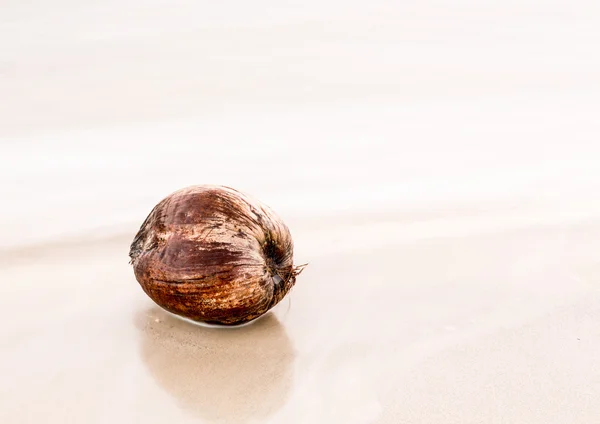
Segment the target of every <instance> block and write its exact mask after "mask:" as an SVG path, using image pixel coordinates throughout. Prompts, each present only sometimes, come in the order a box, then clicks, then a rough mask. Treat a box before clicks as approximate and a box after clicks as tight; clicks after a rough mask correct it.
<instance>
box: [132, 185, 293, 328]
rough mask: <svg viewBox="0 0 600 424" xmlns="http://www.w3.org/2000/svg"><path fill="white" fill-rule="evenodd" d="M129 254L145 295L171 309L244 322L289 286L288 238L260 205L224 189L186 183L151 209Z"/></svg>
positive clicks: (265, 308) (273, 302)
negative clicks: (189, 185) (188, 185)
mask: <svg viewBox="0 0 600 424" xmlns="http://www.w3.org/2000/svg"><path fill="white" fill-rule="evenodd" d="M129 256H130V258H131V263H132V265H133V269H134V273H135V277H136V279H137V281H138V282H139V283H140V285H141V287H142V289H143V290H144V291H145V292H146V294H147V295H148V296H149V297H150V298H151V299H152V300H153V301H154V302H156V303H157V304H158V305H159V306H161V307H162V308H164V309H166V310H167V311H169V312H172V313H174V314H176V315H179V316H182V317H185V318H189V319H192V320H194V321H200V322H205V323H213V324H225V325H235V324H242V323H245V322H248V321H251V320H253V319H255V318H257V317H259V316H261V315H263V314H264V313H266V312H267V311H268V310H269V309H271V308H272V307H273V306H275V305H276V304H277V303H278V302H279V301H281V299H283V297H284V296H285V295H286V294H287V292H288V291H289V290H290V289H291V288H292V287H293V286H294V284H295V282H296V276H297V274H298V273H299V269H300V268H298V267H294V264H293V242H292V237H291V235H290V232H289V230H288V228H287V226H286V225H285V224H284V223H283V221H282V220H281V219H280V218H279V217H278V216H277V215H276V214H275V213H274V212H273V211H272V210H271V209H269V208H268V207H267V206H265V205H263V204H262V203H260V202H258V201H257V200H254V199H252V198H250V197H249V196H247V195H245V194H243V193H240V192H239V191H237V190H234V189H232V188H229V187H222V186H192V187H188V188H184V189H182V190H179V191H176V192H175V193H173V194H171V195H170V196H168V197H166V198H165V199H164V200H162V201H161V202H160V203H159V204H158V205H156V206H155V207H154V209H152V211H151V212H150V214H149V215H148V217H147V218H146V220H145V221H144V223H143V224H142V226H141V228H140V230H139V232H138V233H137V235H136V236H135V238H134V240H133V243H132V244H131V249H130V253H129Z"/></svg>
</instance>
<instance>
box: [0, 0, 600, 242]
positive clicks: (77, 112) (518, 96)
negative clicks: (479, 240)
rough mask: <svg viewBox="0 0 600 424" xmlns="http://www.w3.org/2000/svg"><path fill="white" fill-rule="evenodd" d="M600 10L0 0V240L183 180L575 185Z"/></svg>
mask: <svg viewBox="0 0 600 424" xmlns="http://www.w3.org/2000/svg"><path fill="white" fill-rule="evenodd" d="M598 7H599V6H598V4H597V3H596V2H591V1H590V2H575V3H571V2H562V1H553V2H537V1H518V2H512V1H506V2H495V4H494V3H490V4H485V5H484V4H481V3H480V2H475V1H465V0H460V1H452V2H450V1H435V0H428V1H426V2H419V3H418V4H416V3H414V2H412V3H411V2H397V1H378V0H376V1H370V2H364V1H347V2H343V3H340V2H335V1H333V2H331V1H329V2H316V1H302V2H296V1H283V2H282V1H268V0H261V1H259V2H240V1H224V2H219V3H214V2H208V3H207V2H198V1H179V0H178V1H174V2H173V1H169V2H166V1H156V0H153V1H148V2H137V1H133V0H126V1H119V2H111V1H102V2H100V1H98V2H96V1H94V0H87V1H85V2H83V3H82V2H72V1H65V0H59V1H54V2H52V3H47V2H38V1H33V0H29V1H10V0H9V1H5V2H3V4H2V13H1V17H0V40H1V41H0V49H1V50H0V52H1V56H0V77H1V78H0V98H2V101H1V102H0V142H1V148H2V152H1V154H0V161H1V163H0V172H1V175H0V178H1V179H2V180H3V181H4V182H5V183H4V184H2V186H1V187H2V188H1V190H2V193H1V195H2V198H3V203H4V204H5V205H10V206H5V207H4V208H3V219H2V226H3V228H4V229H3V234H4V236H3V237H2V240H1V241H0V243H1V245H2V246H3V247H7V246H11V245H13V244H15V243H19V244H21V243H32V242H35V241H37V240H39V239H42V238H43V239H49V240H51V239H53V238H56V237H62V236H64V235H65V234H67V233H68V234H70V235H71V234H72V235H77V234H81V233H83V232H87V231H89V230H92V229H93V230H102V231H103V232H105V231H114V230H115V229H116V228H117V227H119V229H122V228H124V227H120V226H122V225H130V224H132V223H134V222H135V223H137V222H138V221H140V218H141V217H142V216H143V215H144V214H145V213H146V212H147V211H148V210H149V208H151V207H152V206H153V205H154V204H155V203H156V202H157V201H158V200H159V199H160V198H162V197H163V196H164V195H166V194H168V193H170V192H171V191H174V190H176V189H178V188H180V187H182V186H186V185H190V184H199V183H213V184H225V185H231V186H234V187H237V188H239V189H242V190H246V191H249V192H251V193H253V194H254V195H255V196H257V197H259V198H261V199H264V201H266V202H267V203H268V204H272V205H276V209H277V210H278V211H280V213H281V214H283V215H286V216H289V217H291V216H292V215H296V214H305V213H309V214H317V215H322V214H336V215H337V214H338V213H342V214H348V213H351V214H356V213H357V212H367V211H368V212H372V211H375V210H377V211H381V210H383V209H385V210H399V209H405V208H410V209H413V208H417V209H420V208H423V207H426V208H427V209H429V208H430V207H431V206H432V205H433V206H437V205H439V204H440V202H443V203H448V202H449V201H450V202H454V201H457V202H458V201H461V202H462V201H469V200H477V201H478V202H479V201H481V200H486V201H487V200H501V199H505V198H506V197H508V196H512V197H516V196H521V197H526V198H528V199H540V198H543V199H545V200H548V198H555V197H556V196H563V195H573V194H574V191H585V193H590V192H591V191H590V190H595V189H596V187H597V186H598V183H599V181H600V180H599V178H598V176H599V173H598V166H597V165H598V158H599V153H600V143H598V136H599V134H600V121H599V120H598V119H597V116H598V111H599V102H600V98H599V96H598V93H599V90H600V80H599V79H598V75H599V72H600V56H599V55H598V54H597V53H596V47H597V46H598V44H599V42H600V30H599V29H598V23H599V20H600V18H599V16H598V13H599V9H598ZM560 203H561V205H562V206H565V203H566V202H563V201H561V202H560ZM274 207H275V206H274ZM40 219H41V220H43V222H44V225H42V226H40V225H32V223H33V222H36V221H37V220H40ZM9 230H10V231H9Z"/></svg>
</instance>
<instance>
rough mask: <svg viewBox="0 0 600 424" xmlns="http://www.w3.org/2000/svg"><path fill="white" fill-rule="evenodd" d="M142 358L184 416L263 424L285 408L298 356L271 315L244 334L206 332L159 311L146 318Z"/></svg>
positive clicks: (142, 318)
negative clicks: (261, 422) (191, 415)
mask: <svg viewBox="0 0 600 424" xmlns="http://www.w3.org/2000/svg"><path fill="white" fill-rule="evenodd" d="M136 324H137V327H138V328H139V330H140V331H141V356H142V360H143V362H144V364H145V365H146V367H147V368H148V370H149V371H150V374H151V375H152V376H153V378H154V379H155V380H156V382H157V383H158V384H159V385H160V386H161V387H162V388H163V389H164V390H165V391H166V392H167V393H169V394H170V395H171V396H172V397H173V398H174V399H175V401H176V402H177V404H178V405H179V406H180V407H181V408H183V409H184V410H186V411H188V412H190V413H192V414H194V415H195V416H197V417H199V418H202V419H203V420H208V421H211V422H246V421H248V420H261V419H265V418H266V417H268V416H270V415H271V414H273V413H274V412H275V411H277V410H278V409H279V408H280V407H281V406H283V404H284V403H285V401H286V399H287V397H288V395H289V392H290V389H291V386H292V381H293V367H292V364H293V361H294V351H293V348H292V344H291V341H290V339H289V338H288V336H287V334H286V332H285V329H284V328H283V326H282V325H281V324H280V322H279V321H278V320H277V319H276V318H275V317H274V316H273V315H272V314H268V315H266V316H264V317H263V318H261V319H259V320H257V321H256V322H254V323H252V324H251V325H247V326H243V327H238V328H204V327H200V326H197V325H194V324H191V323H188V322H185V321H182V320H180V319H178V318H176V317H174V316H172V315H171V314H169V313H167V312H165V311H164V310H162V309H160V308H159V307H157V306H153V307H152V308H149V309H148V310H146V311H143V312H140V313H139V314H138V315H137V316H136Z"/></svg>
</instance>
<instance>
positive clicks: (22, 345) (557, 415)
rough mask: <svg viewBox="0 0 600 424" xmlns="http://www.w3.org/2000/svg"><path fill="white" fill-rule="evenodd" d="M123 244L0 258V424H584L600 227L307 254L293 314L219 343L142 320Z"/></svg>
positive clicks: (599, 315) (510, 231)
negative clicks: (440, 423) (0, 320)
mask: <svg viewBox="0 0 600 424" xmlns="http://www.w3.org/2000/svg"><path fill="white" fill-rule="evenodd" d="M452 223H453V220H450V221H449V222H448V225H449V226H452ZM404 224H406V225H409V224H410V223H404ZM343 225H348V224H347V223H346V224H343ZM334 229H335V228H332V226H323V227H321V232H322V233H324V234H328V233H331V234H333V233H334V232H333V231H332V230H334ZM306 231H307V232H309V231H310V229H307V230H306ZM128 241H129V238H128V237H117V238H114V239H112V240H106V241H97V242H94V243H89V244H86V243H82V244H77V245H74V246H72V247H69V246H68V244H65V245H63V246H59V247H57V248H56V249H55V248H54V247H53V246H52V245H49V246H46V247H44V248H40V249H35V250H29V251H27V250H22V251H21V252H19V253H18V260H15V259H16V258H15V256H14V254H13V256H10V255H9V254H6V253H5V254H4V255H3V261H2V268H1V274H0V275H1V278H2V281H3V284H2V286H1V293H0V299H1V300H0V302H1V304H0V306H1V308H2V316H3V319H4V322H5V325H4V326H3V327H2V330H1V340H2V350H1V359H2V360H1V361H0V364H1V365H0V366H1V374H2V376H3V382H2V386H1V387H2V396H1V397H0V399H1V400H0V406H1V407H0V410H1V411H2V416H3V421H4V422H11V423H20V422H24V423H25V422H37V421H41V420H43V421H45V422H57V423H58V422H84V421H85V422H89V423H101V422H142V421H143V422H147V423H154V422H155V423H160V422H164V421H165V420H176V421H177V422H182V423H187V422H190V423H191V422H197V421H198V420H199V422H207V423H210V422H286V423H287V422H293V423H295V422H299V423H300V422H356V423H363V422H381V423H396V422H414V423H417V422H423V421H426V422H438V421H444V422H447V423H477V422H490V423H496V422H497V423H500V422H515V421H526V422H528V423H547V422H567V421H569V422H581V423H584V422H591V421H593V419H594V417H595V416H597V413H598V407H597V402H595V401H594V400H595V399H598V397H599V396H600V384H599V379H598V377H599V372H600V369H598V361H597V358H598V357H599V355H600V344H599V343H598V337H599V336H600V332H599V329H600V327H599V326H598V325H597V322H598V319H600V306H599V305H600V291H599V290H598V284H597V281H598V278H599V277H600V263H599V262H598V259H597V254H596V252H598V248H600V219H591V220H585V221H583V222H580V221H579V222H569V221H566V222H564V221H563V222H561V223H556V224H552V225H538V226H535V225H534V226H528V227H526V228H523V227H515V228H505V227H502V228H501V229H500V230H498V229H497V227H495V226H494V225H490V227H488V228H487V229H486V231H481V232H480V234H471V235H460V234H458V235H452V236H442V237H435V236H429V237H425V238H413V239H411V240H405V241H402V239H401V238H400V240H399V241H397V242H395V243H390V244H386V245H382V246H368V248H367V249H365V248H364V247H363V246H362V245H361V243H360V242H359V243H355V242H354V243H346V244H345V245H346V249H345V250H343V251H342V252H341V253H340V252H335V251H329V252H326V251H325V250H322V251H321V252H322V253H321V254H318V255H313V254H312V253H311V252H318V251H319V247H318V246H316V245H311V244H310V242H308V241H303V242H302V244H299V245H298V251H299V252H298V253H299V255H300V256H303V257H308V256H310V258H311V263H310V266H309V268H307V269H306V271H305V273H304V274H302V276H301V277H302V278H300V279H299V281H298V284H297V286H296V287H295V289H294V291H293V292H292V293H291V296H290V297H289V301H288V300H285V301H284V302H283V303H282V304H280V305H279V306H278V307H277V308H276V309H275V311H274V312H273V313H271V314H269V315H268V316H266V317H265V318H264V319H262V320H259V321H258V322H256V323H255V324H253V325H250V326H248V327H243V328H239V329H232V330H222V329H210V328H200V327H197V326H194V325H191V324H188V323H186V322H183V321H181V320H178V319H176V318H173V317H172V316H170V315H168V314H167V313H165V312H163V311H162V310H160V309H159V308H157V307H156V306H155V305H153V304H152V302H151V301H150V300H149V299H148V298H146V296H145V295H144V293H143V292H142V291H141V289H140V288H139V286H138V285H137V283H136V281H135V280H134V278H133V275H132V272H131V269H130V267H129V265H128V264H127V242H128ZM341 241H343V240H341Z"/></svg>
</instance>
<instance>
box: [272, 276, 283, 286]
mask: <svg viewBox="0 0 600 424" xmlns="http://www.w3.org/2000/svg"><path fill="white" fill-rule="evenodd" d="M273 284H274V285H275V287H277V288H281V287H283V278H281V277H280V276H279V275H274V276H273Z"/></svg>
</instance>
